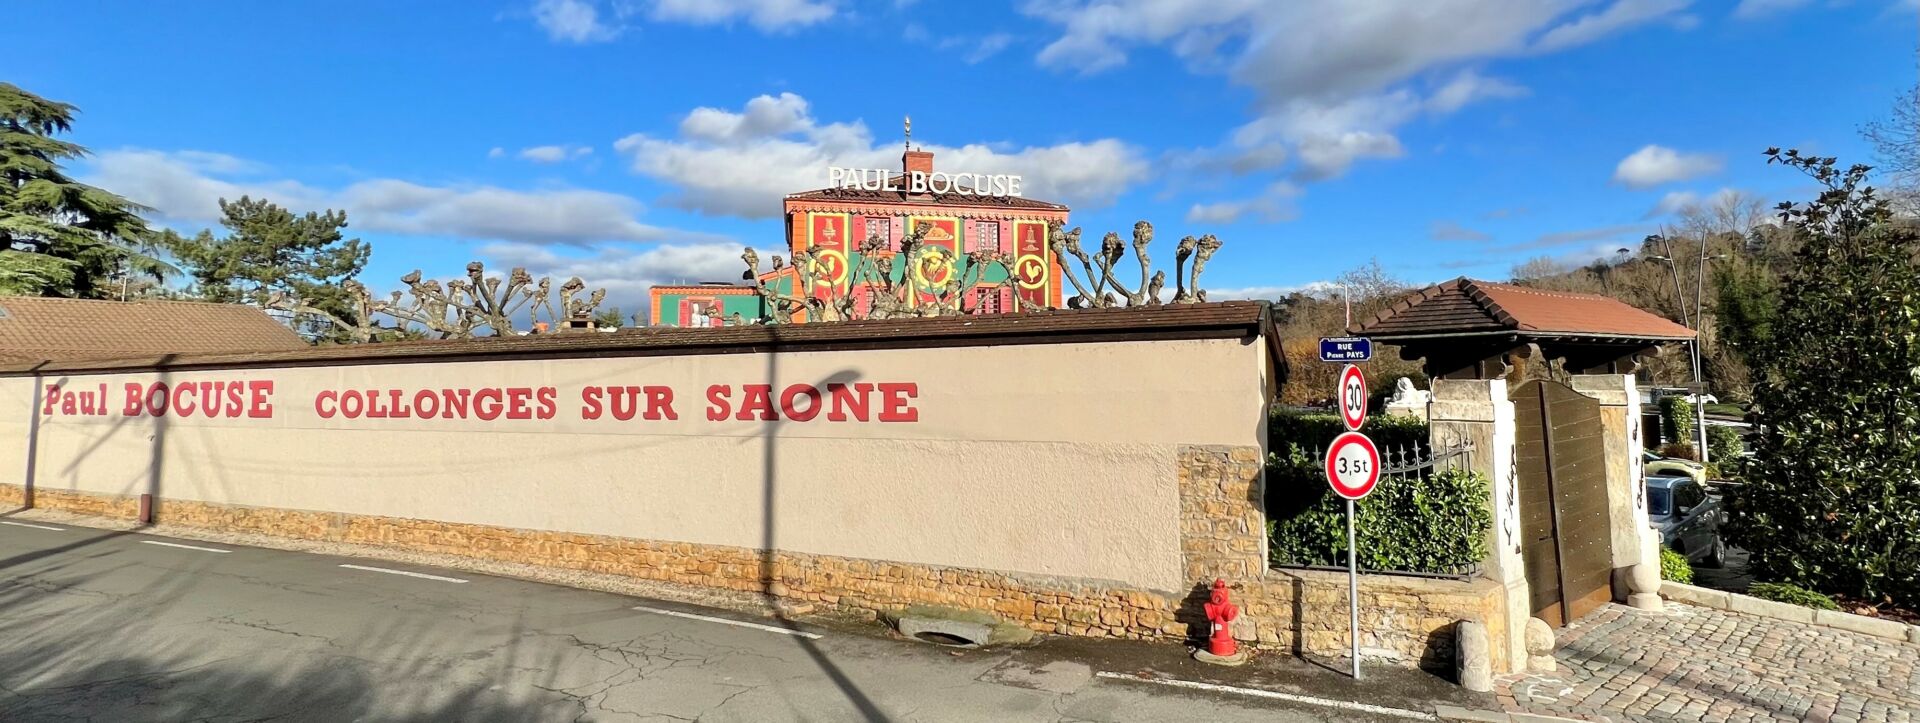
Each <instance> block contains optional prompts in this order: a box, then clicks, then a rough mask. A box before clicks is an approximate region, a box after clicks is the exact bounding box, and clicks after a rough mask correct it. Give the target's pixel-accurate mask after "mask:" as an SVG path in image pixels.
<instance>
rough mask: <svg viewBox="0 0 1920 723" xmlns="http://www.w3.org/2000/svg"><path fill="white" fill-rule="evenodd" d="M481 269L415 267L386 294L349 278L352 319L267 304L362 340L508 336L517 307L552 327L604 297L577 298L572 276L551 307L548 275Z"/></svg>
mask: <svg viewBox="0 0 1920 723" xmlns="http://www.w3.org/2000/svg"><path fill="white" fill-rule="evenodd" d="M486 271H487V270H486V265H485V264H482V263H481V262H479V261H474V262H472V263H469V264H467V274H466V277H465V278H456V279H451V280H448V281H447V282H446V284H445V285H442V284H441V283H440V282H439V281H437V280H434V279H428V278H424V277H423V276H422V275H421V273H420V271H419V270H418V269H415V270H414V271H413V272H412V273H409V274H407V275H406V276H402V277H400V283H401V284H403V285H405V286H406V290H405V291H404V292H403V291H398V290H396V291H394V292H392V293H390V294H389V295H388V296H387V297H386V298H378V297H375V296H374V295H373V293H372V292H371V291H369V290H368V289H367V287H366V286H365V285H363V284H361V283H360V282H358V281H352V280H349V281H347V282H345V283H344V284H342V286H343V288H345V289H346V290H347V293H348V297H349V299H350V303H349V309H350V311H349V314H348V315H349V316H351V317H352V318H342V317H340V316H338V315H335V314H332V313H328V312H326V311H323V310H320V309H317V308H313V307H311V306H308V305H305V304H302V303H300V302H299V301H298V300H297V299H294V298H292V297H290V296H286V295H280V296H276V297H275V298H274V299H273V300H272V301H270V302H269V306H271V307H273V308H278V309H283V310H286V311H291V312H294V313H299V314H313V315H317V316H320V317H321V318H324V319H326V320H328V321H330V322H332V323H333V324H335V325H337V326H338V327H340V328H342V329H346V330H347V331H348V333H349V335H350V336H351V337H352V338H353V339H354V341H358V342H367V341H372V340H374V339H375V338H378V337H380V336H381V335H383V334H386V333H393V332H401V331H405V330H407V329H418V330H424V331H425V332H426V334H428V335H429V336H433V337H437V338H441V339H465V338H472V337H474V336H480V335H483V334H481V332H483V331H485V332H491V334H492V335H493V336H512V335H515V334H517V333H519V331H520V329H519V328H517V327H516V326H515V325H514V322H513V318H514V317H515V316H516V315H518V314H520V313H521V312H522V311H524V312H525V313H526V319H527V328H529V329H537V328H539V325H540V324H541V312H543V311H544V312H545V316H546V319H547V321H548V322H549V324H550V326H551V327H554V328H557V327H561V326H563V325H564V322H566V321H570V320H578V319H591V318H592V317H593V314H594V312H595V310H596V309H597V308H598V307H599V306H600V303H601V302H602V301H604V300H605V299H606V296H607V290H606V289H595V290H594V291H593V292H592V293H591V294H588V295H587V296H586V297H585V298H578V296H579V294H580V292H581V291H584V290H585V289H586V287H587V284H586V282H584V281H581V280H580V277H577V276H576V277H573V278H571V279H568V280H567V281H566V282H565V283H563V284H561V285H560V287H559V292H560V293H559V306H558V307H557V308H556V307H555V306H554V293H553V292H554V287H553V280H552V279H551V278H549V277H542V278H540V279H538V280H536V279H534V278H533V275H532V274H530V273H527V270H526V269H524V268H515V269H513V271H511V272H510V273H508V274H507V276H506V278H505V279H502V278H501V277H499V276H488V275H487V273H486ZM375 315H385V316H388V317H391V318H393V319H394V320H396V321H398V322H399V325H398V326H394V327H382V326H381V325H380V324H379V322H378V321H377V320H376V319H375Z"/></svg>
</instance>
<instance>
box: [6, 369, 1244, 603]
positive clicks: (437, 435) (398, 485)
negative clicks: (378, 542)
mask: <svg viewBox="0 0 1920 723" xmlns="http://www.w3.org/2000/svg"><path fill="white" fill-rule="evenodd" d="M1263 364H1264V360H1263V354H1262V350H1261V347H1260V346H1259V345H1258V344H1255V343H1250V342H1244V341H1239V340H1196V341H1142V342H1125V343H1098V344H1054V345H1032V346H1000V347H969V348H946V349H895V350H875V351H842V352H808V353H786V354H779V355H777V356H776V355H768V354H722V355H704V356H677V357H627V358H612V359H586V358H581V359H555V360H540V361H470V362H450V363H435V364H395V365H362V366H333V367H307V368H281V369H248V370H227V371H197V372H179V373H169V374H166V375H164V376H163V375H161V374H156V373H143V374H113V375H86V376H72V377H62V378H53V379H41V380H38V382H37V383H36V381H35V380H34V379H32V378H27V377H13V378H0V440H4V441H0V482H9V483H24V482H28V481H29V480H27V479H26V475H27V474H28V469H29V464H28V450H29V448H33V449H37V456H36V457H35V459H34V460H33V464H32V465H31V467H32V470H33V472H32V474H33V475H34V478H33V479H32V480H31V482H32V483H33V484H34V485H36V486H37V487H38V488H40V489H43V490H68V491H77V492H92V493H103V494H139V493H145V492H153V493H155V494H156V496H157V497H158V498H160V499H161V500H163V501H164V500H168V499H174V500H190V501H199V502H212V503H220V504H237V505H250V506H258V507H276V508H287V509H300V510H315V511H326V512H343V513H351V514H361V515H382V516H391V517H407V518H418V519H428V520H440V521H447V522H461V523H471V524H482V525H495V526H500V527H510V528H521V529H531V530H547V531H566V532H578V533H585V534H598V535H611V536H619V537H629V538H638V539H647V540H661V541H677V542H692V543H703V544H711V545H728V546H737V547H745V548H752V549H762V548H769V547H771V548H773V549H780V550H787V551H793V552H801V553H811V554H823V555H839V556H845V557H853V558H867V559H880V560H896V561H901V562H910V563H919V564H927V565H946V566H960V567H970V568H976V569H987V570H1005V571H1010V572H1023V573H1034V574H1042V575H1053V576H1062V577H1077V578H1094V579H1102V580H1112V581H1120V582H1125V583H1128V584H1132V585H1139V586H1144V587H1149V588H1153V589H1167V590H1172V589H1180V588H1181V587H1183V586H1184V584H1185V581H1184V579H1183V577H1182V569H1181V566H1182V557H1181V549H1180V530H1179V519H1178V510H1179V508H1180V504H1179V499H1178V489H1177V482H1176V472H1175V465H1176V460H1175V451H1176V449H1177V447H1178V446H1179V445H1192V444H1205V445H1237V446H1247V445H1252V446H1256V447H1257V446H1259V445H1260V444H1261V442H1262V440H1261V439H1260V435H1261V430H1262V410H1263V409H1264V403H1263V399H1264V395H1263V385H1264V384H1265V383H1266V382H1267V380H1266V379H1265V378H1264V377H1263ZM162 379H165V380H166V381H169V382H170V383H172V384H176V385H177V384H179V383H182V382H200V381H213V380H220V381H256V380H272V381H273V383H274V389H273V393H272V395H271V402H272V407H273V414H272V416H271V417H270V418H238V419H231V418H218V419H209V418H205V417H203V416H200V415H194V416H189V417H176V416H168V417H165V418H161V419H156V418H153V417H148V416H138V417H127V416H123V415H122V412H123V407H124V403H125V399H124V395H125V388H124V385H125V384H126V383H129V382H139V383H151V382H153V381H156V380H162ZM827 382H838V383H845V384H857V383H864V382H871V383H912V384H914V385H916V395H915V396H914V397H913V398H912V399H911V400H910V403H911V406H912V408H913V409H915V410H916V411H917V416H918V419H917V420H916V421H912V422H881V421H878V420H877V419H874V420H870V421H867V422H857V421H847V422H831V421H827V420H826V415H824V414H822V415H820V416H818V417H816V418H815V419H813V420H812V421H807V422H797V421H780V422H766V421H759V420H751V421H741V420H738V419H732V418H729V419H727V420H725V421H709V420H708V418H707V415H706V411H707V406H708V405H707V399H706V392H707V389H708V388H709V386H710V385H715V384H727V385H731V386H732V389H733V397H732V398H733V399H734V401H735V403H736V405H737V403H738V401H739V400H740V397H741V395H742V385H745V384H766V383H771V384H773V385H774V387H775V392H776V400H777V394H778V391H779V390H780V389H782V388H784V387H786V386H787V385H789V384H794V383H809V384H815V385H818V386H821V387H823V388H824V386H825V384H826V383H827ZM56 383H57V384H61V385H62V386H63V388H65V389H66V390H69V391H72V390H96V389H97V388H98V385H99V384H101V383H105V384H106V385H107V397H108V407H107V409H108V411H107V414H105V415H102V416H65V415H61V414H59V413H58V409H57V407H58V405H56V413H55V414H52V415H45V416H40V417H39V419H38V423H37V432H34V431H33V430H34V428H35V426H36V424H35V416H36V415H35V414H34V412H36V411H39V410H38V409H36V401H35V400H36V398H37V397H38V396H40V395H41V394H43V393H44V388H45V385H47V384H56ZM626 385H634V386H645V385H662V386H667V387H670V388H672V389H673V391H674V396H675V403H674V409H675V411H676V412H677V413H678V415H679V419H677V420H672V421H667V420H660V421H645V420H641V419H638V418H636V419H634V420H632V421H617V420H614V419H611V418H610V417H606V416H603V417H602V418H600V419H593V420H590V419H583V418H582V407H583V404H582V401H581V399H582V397H581V394H582V388H583V387H587V386H626ZM543 386H548V387H553V388H554V390H555V391H554V396H555V402H556V403H555V405H554V412H555V413H554V414H553V417H552V418H551V419H504V418H501V419H495V420H493V421H482V420H479V419H471V418H470V419H464V420H462V419H440V418H435V419H419V418H409V419H391V418H389V419H367V418H360V419H345V418H343V417H341V416H338V415H336V416H335V417H333V418H331V419H325V418H322V417H321V416H320V414H319V413H318V412H316V409H315V399H316V397H317V396H318V395H320V393H321V392H322V391H325V390H345V389H361V390H371V389H378V390H387V389H401V390H405V391H406V393H407V396H411V394H412V393H413V392H414V391H416V390H420V389H441V388H447V387H456V388H457V387H465V388H482V387H534V388H538V387H543ZM882 405H883V400H882V399H881V395H879V394H876V395H875V399H874V408H873V410H872V413H873V415H874V416H875V417H877V416H878V415H879V412H880V409H881V406H882ZM536 406H537V405H536Z"/></svg>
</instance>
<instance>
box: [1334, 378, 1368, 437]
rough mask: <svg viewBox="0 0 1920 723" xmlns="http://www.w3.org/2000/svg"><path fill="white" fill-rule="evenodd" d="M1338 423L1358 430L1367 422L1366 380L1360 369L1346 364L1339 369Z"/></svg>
mask: <svg viewBox="0 0 1920 723" xmlns="http://www.w3.org/2000/svg"><path fill="white" fill-rule="evenodd" d="M1339 391H1340V421H1342V422H1345V423H1346V425H1347V429H1352V430H1358V429H1360V425H1362V424H1365V423H1366V421H1367V378H1366V377H1365V376H1363V375H1362V374H1361V373H1360V367H1357V366H1354V365H1352V364H1348V365H1346V366H1344V367H1341V368H1340V390H1339Z"/></svg>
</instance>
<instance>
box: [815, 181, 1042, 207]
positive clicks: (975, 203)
mask: <svg viewBox="0 0 1920 723" xmlns="http://www.w3.org/2000/svg"><path fill="white" fill-rule="evenodd" d="M889 185H892V186H894V187H896V188H903V189H904V188H906V186H907V181H906V176H894V177H893V179H892V183H891V184H889ZM787 200H788V201H838V202H844V203H906V204H920V205H927V206H972V207H976V208H1010V209H1027V210H1035V211H1065V210H1067V207H1066V206H1063V205H1061V204H1058V203H1049V202H1046V201H1036V200H1034V199H1031V198H1026V197H1024V196H973V195H968V194H964V193H922V194H910V193H907V192H906V191H904V190H902V191H868V190H865V189H859V188H822V189H818V190H813V191H801V192H799V193H789V194H787Z"/></svg>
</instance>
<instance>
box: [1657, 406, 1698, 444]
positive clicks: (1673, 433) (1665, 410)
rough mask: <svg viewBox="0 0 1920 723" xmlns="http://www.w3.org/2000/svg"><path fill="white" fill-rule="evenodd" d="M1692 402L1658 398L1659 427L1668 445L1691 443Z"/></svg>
mask: <svg viewBox="0 0 1920 723" xmlns="http://www.w3.org/2000/svg"><path fill="white" fill-rule="evenodd" d="M1694 421H1695V420H1694V418H1693V402H1689V401H1687V398H1686V397H1661V398H1660V425H1661V430H1662V431H1664V432H1665V433H1666V436H1667V442H1668V443H1686V444H1691V443H1692V442H1693V423H1694Z"/></svg>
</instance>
